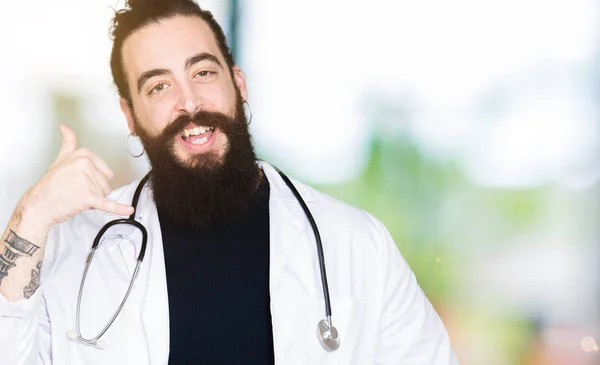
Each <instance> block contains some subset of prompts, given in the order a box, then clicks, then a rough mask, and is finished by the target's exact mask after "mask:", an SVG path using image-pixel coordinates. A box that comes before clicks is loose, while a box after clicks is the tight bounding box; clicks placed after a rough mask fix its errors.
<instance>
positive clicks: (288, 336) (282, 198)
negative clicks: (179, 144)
mask: <svg viewBox="0 0 600 365" xmlns="http://www.w3.org/2000/svg"><path fill="white" fill-rule="evenodd" d="M261 166H262V168H263V171H264V172H265V174H266V176H267V179H268V180H269V184H270V186H271V196H270V204H269V209H270V212H269V214H270V282H269V286H270V294H271V317H272V325H273V342H274V349H275V363H276V364H307V363H310V351H309V347H310V346H311V343H310V341H317V339H316V338H315V332H316V322H315V323H314V326H312V324H310V325H307V324H306V319H307V316H308V315H310V313H312V312H313V309H314V308H313V303H314V300H313V298H314V297H315V296H318V291H317V290H320V286H317V284H318V285H320V283H319V282H318V281H317V280H315V275H314V273H315V271H314V269H315V266H314V263H315V260H314V257H316V256H314V257H313V256H312V255H311V253H312V252H313V249H314V247H313V246H314V237H313V236H312V234H313V232H312V230H311V228H310V225H309V224H308V222H307V220H306V217H305V215H304V212H303V211H302V208H301V207H300V205H299V203H298V201H297V200H296V198H295V197H294V195H293V194H292V192H291V191H290V189H289V187H288V186H287V185H286V184H285V182H284V181H283V180H282V179H281V177H280V176H279V174H278V172H277V171H276V170H275V169H274V168H273V167H272V166H270V165H268V164H266V163H261ZM296 187H297V189H298V190H299V192H300V194H301V195H302V197H303V198H304V200H305V201H306V202H307V203H308V202H311V201H313V200H314V199H313V196H312V194H311V193H310V192H309V191H308V190H307V189H306V188H305V187H304V186H303V185H301V184H298V185H296Z"/></svg>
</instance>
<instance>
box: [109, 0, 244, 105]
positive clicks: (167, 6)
mask: <svg viewBox="0 0 600 365" xmlns="http://www.w3.org/2000/svg"><path fill="white" fill-rule="evenodd" d="M178 15H181V16H197V17H199V18H200V19H202V20H204V21H205V22H206V23H207V24H208V26H209V27H210V29H211V30H212V31H213V34H214V36H215V40H216V41H217V45H218V46H219V50H220V51H221V53H222V55H223V58H225V62H226V63H227V66H228V68H229V72H230V73H232V75H233V66H234V62H233V56H232V55H231V51H230V49H229V46H228V45H227V39H226V38H225V33H224V32H223V29H222V28H221V26H220V25H219V24H218V23H217V21H216V20H215V18H214V17H213V15H212V13H211V12H210V11H208V10H203V9H201V8H200V6H199V5H198V4H196V3H195V2H194V1H192V0H127V3H126V4H125V8H124V9H121V10H118V11H116V12H115V17H114V18H113V20H112V25H111V36H112V39H113V47H112V52H111V55H110V70H111V72H112V76H113V80H114V82H115V85H116V86H117V91H118V92H119V95H120V96H121V97H123V98H125V99H126V100H127V102H128V103H129V105H130V106H131V91H130V90H129V85H128V83H127V75H126V72H125V68H124V66H123V56H122V51H123V43H125V40H126V39H127V37H129V36H130V35H131V34H132V33H133V32H135V31H136V30H138V29H141V28H143V27H145V26H147V25H149V24H152V23H158V22H159V21H161V20H164V19H169V18H172V17H175V16H178Z"/></svg>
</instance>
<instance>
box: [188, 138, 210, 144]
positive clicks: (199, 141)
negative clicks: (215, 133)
mask: <svg viewBox="0 0 600 365" xmlns="http://www.w3.org/2000/svg"><path fill="white" fill-rule="evenodd" d="M206 141H208V137H202V138H198V139H197V140H195V141H194V142H192V144H203V143H206Z"/></svg>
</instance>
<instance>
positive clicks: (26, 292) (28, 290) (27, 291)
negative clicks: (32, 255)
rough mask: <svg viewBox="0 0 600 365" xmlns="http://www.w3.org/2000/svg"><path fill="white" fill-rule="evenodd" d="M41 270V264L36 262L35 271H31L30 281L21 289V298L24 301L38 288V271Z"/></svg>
mask: <svg viewBox="0 0 600 365" xmlns="http://www.w3.org/2000/svg"><path fill="white" fill-rule="evenodd" d="M41 269H42V262H41V261H38V263H37V265H36V267H35V269H33V270H31V281H30V282H29V285H27V286H26V287H25V288H23V296H24V297H25V298H26V299H29V298H31V296H32V295H33V294H34V293H35V291H36V290H37V289H38V288H39V287H40V270H41Z"/></svg>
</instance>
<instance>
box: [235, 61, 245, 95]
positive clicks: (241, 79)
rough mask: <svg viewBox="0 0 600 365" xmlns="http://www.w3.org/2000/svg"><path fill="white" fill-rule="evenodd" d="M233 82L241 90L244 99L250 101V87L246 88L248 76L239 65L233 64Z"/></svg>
mask: <svg viewBox="0 0 600 365" xmlns="http://www.w3.org/2000/svg"><path fill="white" fill-rule="evenodd" d="M233 82H235V85H236V86H237V87H238V89H239V90H240V94H241V95H242V100H243V101H248V89H247V88H246V76H245V75H244V73H243V72H242V70H241V69H240V67H239V66H238V65H234V66H233Z"/></svg>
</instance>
